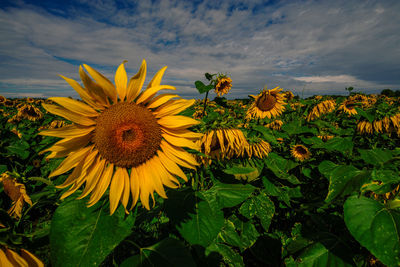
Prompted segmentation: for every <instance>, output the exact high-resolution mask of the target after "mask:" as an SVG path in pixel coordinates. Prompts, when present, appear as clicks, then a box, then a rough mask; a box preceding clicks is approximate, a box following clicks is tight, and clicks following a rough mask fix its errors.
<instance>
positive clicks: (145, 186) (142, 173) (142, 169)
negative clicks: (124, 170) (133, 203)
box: [136, 162, 154, 210]
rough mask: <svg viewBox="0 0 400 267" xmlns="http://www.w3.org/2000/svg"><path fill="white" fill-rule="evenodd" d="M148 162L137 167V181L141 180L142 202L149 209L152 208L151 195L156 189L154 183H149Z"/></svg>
mask: <svg viewBox="0 0 400 267" xmlns="http://www.w3.org/2000/svg"><path fill="white" fill-rule="evenodd" d="M146 167H147V164H146V162H145V163H143V164H142V165H139V166H137V167H136V171H137V175H138V176H137V178H138V179H137V181H138V182H139V188H140V190H139V194H140V202H141V203H142V205H143V206H144V207H145V208H146V209H147V210H150V205H149V195H150V194H151V193H152V192H153V191H154V188H153V186H152V184H150V183H149V181H148V179H147V178H148V177H147V168H146Z"/></svg>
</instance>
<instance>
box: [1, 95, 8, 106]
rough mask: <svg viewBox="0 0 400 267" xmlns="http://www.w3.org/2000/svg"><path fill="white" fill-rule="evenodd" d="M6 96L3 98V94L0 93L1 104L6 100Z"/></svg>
mask: <svg viewBox="0 0 400 267" xmlns="http://www.w3.org/2000/svg"><path fill="white" fill-rule="evenodd" d="M6 100H7V98H5V97H4V96H2V95H0V104H3V103H4V102H6Z"/></svg>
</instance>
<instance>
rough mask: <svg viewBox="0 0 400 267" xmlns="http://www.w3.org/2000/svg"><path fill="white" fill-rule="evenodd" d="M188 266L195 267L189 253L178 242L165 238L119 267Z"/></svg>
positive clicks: (142, 250) (142, 249) (141, 250)
mask: <svg viewBox="0 0 400 267" xmlns="http://www.w3.org/2000/svg"><path fill="white" fill-rule="evenodd" d="M130 266H132V267H134V266H141V267H147V266H149V267H153V266H165V267H169V266H170V267H173V266H188V267H191V266H193V267H195V266H196V264H195V263H194V261H193V259H192V257H191V255H190V253H189V251H188V250H187V249H186V247H185V246H184V245H183V244H182V243H181V242H180V241H178V240H176V239H174V238H170V237H168V238H166V239H164V240H162V241H160V242H158V243H157V244H154V245H152V246H150V247H145V248H141V249H140V254H139V255H135V256H132V257H130V258H128V259H126V260H125V261H124V262H122V264H121V265H120V267H130Z"/></svg>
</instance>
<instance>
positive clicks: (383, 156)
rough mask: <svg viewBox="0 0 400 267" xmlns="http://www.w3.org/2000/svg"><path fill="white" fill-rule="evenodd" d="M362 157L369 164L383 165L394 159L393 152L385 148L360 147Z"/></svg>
mask: <svg viewBox="0 0 400 267" xmlns="http://www.w3.org/2000/svg"><path fill="white" fill-rule="evenodd" d="M358 152H360V155H361V158H362V159H363V160H364V161H365V162H366V163H369V164H372V165H376V166H379V165H383V164H384V163H385V162H388V161H389V160H391V159H392V152H391V151H390V150H383V149H380V148H374V149H359V150H358Z"/></svg>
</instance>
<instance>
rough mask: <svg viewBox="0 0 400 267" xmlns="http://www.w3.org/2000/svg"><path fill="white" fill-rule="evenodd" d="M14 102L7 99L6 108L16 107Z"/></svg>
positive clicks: (4, 103)
mask: <svg viewBox="0 0 400 267" xmlns="http://www.w3.org/2000/svg"><path fill="white" fill-rule="evenodd" d="M14 104H15V103H14V101H12V100H10V99H6V101H4V102H3V105H4V106H5V107H13V106H14Z"/></svg>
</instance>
